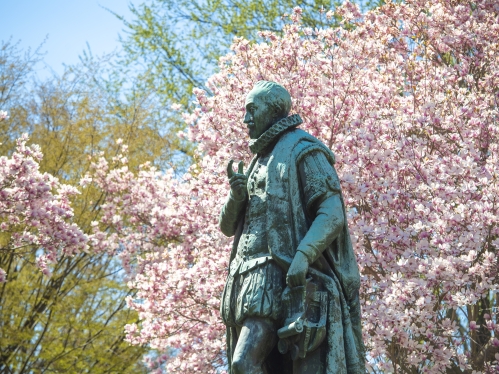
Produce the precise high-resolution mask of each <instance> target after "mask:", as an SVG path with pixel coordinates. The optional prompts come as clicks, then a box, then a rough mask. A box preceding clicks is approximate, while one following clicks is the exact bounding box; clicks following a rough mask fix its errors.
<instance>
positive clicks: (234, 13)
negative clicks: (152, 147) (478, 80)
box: [118, 0, 383, 106]
mask: <svg viewBox="0 0 499 374" xmlns="http://www.w3.org/2000/svg"><path fill="white" fill-rule="evenodd" d="M340 3H341V1H332V0H313V1H291V0H285V1H283V0H280V1H277V0H250V1H240V0H235V1H234V0H230V1H223V0H209V1H200V0H195V1H185V0H180V1H171V0H149V1H146V2H144V3H141V4H140V5H138V6H135V5H133V4H131V5H130V10H131V12H132V14H133V15H134V16H135V18H134V19H132V20H126V19H124V18H123V17H119V16H118V18H120V19H121V20H123V22H124V24H125V26H126V29H125V31H126V32H127V35H126V37H124V38H123V39H122V42H123V47H124V50H125V59H124V61H125V62H126V63H127V64H128V66H134V67H135V68H139V69H141V70H142V71H143V75H142V77H143V78H144V82H147V83H148V84H149V85H150V87H153V88H154V89H155V90H156V91H157V92H158V93H159V94H160V97H161V98H162V100H163V101H164V103H165V104H168V105H172V104H173V103H180V104H182V105H184V106H188V104H189V100H191V99H192V97H191V95H192V90H193V88H195V87H197V88H203V89H205V90H208V91H209V89H208V88H207V87H206V80H207V79H208V77H210V76H211V75H212V74H214V73H215V72H216V71H218V59H219V57H220V56H223V55H225V54H227V53H228V52H229V51H230V45H231V44H232V42H233V39H234V38H235V37H242V38H245V39H247V40H249V41H252V42H254V41H256V40H261V39H259V37H258V32H260V31H272V32H275V33H276V34H281V33H282V31H283V26H284V24H285V22H284V18H283V15H285V14H287V13H289V12H290V11H291V10H292V9H293V7H295V6H300V7H301V8H302V9H303V17H302V22H303V25H304V26H308V27H312V28H315V27H320V26H323V25H324V24H325V23H326V22H325V21H326V17H325V12H327V11H329V10H331V9H334V8H335V7H336V6H338V5H339V4H340ZM381 3H383V1H359V4H360V5H361V7H362V8H363V9H369V8H373V7H375V6H378V5H380V4H381ZM321 11H322V12H321Z"/></svg>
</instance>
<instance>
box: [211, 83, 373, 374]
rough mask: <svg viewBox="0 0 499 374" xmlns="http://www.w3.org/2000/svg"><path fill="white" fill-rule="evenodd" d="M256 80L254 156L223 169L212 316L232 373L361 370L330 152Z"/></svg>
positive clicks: (278, 90) (354, 296)
mask: <svg viewBox="0 0 499 374" xmlns="http://www.w3.org/2000/svg"><path fill="white" fill-rule="evenodd" d="M290 109H291V97H290V95H289V93H288V91H287V90H286V89H285V88H284V87H282V86H281V85H279V84H277V83H274V82H267V81H260V82H258V83H256V84H255V86H254V88H253V90H252V91H251V92H250V93H249V94H248V96H247V98H246V115H245V117H244V123H246V124H247V126H248V131H249V135H250V138H251V140H250V149H251V151H252V153H253V154H255V157H254V158H253V160H252V161H251V163H250V165H249V167H248V169H247V171H246V173H244V172H243V164H242V162H240V163H239V166H238V171H237V173H236V172H234V170H233V167H232V163H233V162H232V161H230V162H229V165H228V167H227V174H228V177H229V183H230V186H231V191H230V194H229V197H228V199H227V202H226V203H225V205H224V207H223V209H222V212H221V214H220V228H221V230H222V232H223V233H224V234H225V235H227V236H232V235H234V244H233V248H232V253H231V257H230V268H229V275H228V278H227V282H226V285H225V289H224V293H223V296H222V304H221V315H222V319H223V321H224V323H225V325H226V326H227V359H228V364H229V372H230V373H231V374H249V373H251V374H257V373H269V374H273V373H282V374H291V373H293V374H297V373H300V374H302V373H308V374H323V373H324V374H326V373H327V374H360V373H364V372H365V363H364V345H363V342H362V332H361V325H360V304H359V286H360V276H359V271H358V266H357V262H356V260H355V255H354V253H353V249H352V244H351V241H350V236H349V233H348V227H347V222H346V212H345V205H344V202H343V197H342V194H341V188H340V183H339V180H338V176H337V174H336V171H335V169H334V162H335V159H334V154H333V153H332V152H331V151H330V150H329V149H328V148H327V147H326V146H325V145H324V144H322V143H321V142H320V141H319V140H317V139H316V138H314V137H313V136H311V135H310V134H308V133H306V132H304V131H302V130H300V129H297V126H299V125H300V124H301V123H302V120H301V118H300V116H299V115H297V114H294V115H291V116H289V112H290Z"/></svg>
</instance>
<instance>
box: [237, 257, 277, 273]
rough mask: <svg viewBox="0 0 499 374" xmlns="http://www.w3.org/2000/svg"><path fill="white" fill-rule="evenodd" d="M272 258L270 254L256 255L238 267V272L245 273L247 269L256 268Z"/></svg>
mask: <svg viewBox="0 0 499 374" xmlns="http://www.w3.org/2000/svg"><path fill="white" fill-rule="evenodd" d="M270 260H272V256H264V257H257V258H253V259H251V260H248V261H245V262H243V263H242V264H241V266H240V267H239V274H244V273H247V272H248V271H250V270H252V269H254V268H256V267H257V266H260V265H263V264H266V263H267V262H269V261H270Z"/></svg>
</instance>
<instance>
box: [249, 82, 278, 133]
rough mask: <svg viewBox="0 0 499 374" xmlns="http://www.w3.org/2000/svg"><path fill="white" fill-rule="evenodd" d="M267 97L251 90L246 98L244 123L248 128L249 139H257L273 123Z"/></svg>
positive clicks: (273, 114) (272, 115) (272, 114)
mask: <svg viewBox="0 0 499 374" xmlns="http://www.w3.org/2000/svg"><path fill="white" fill-rule="evenodd" d="M270 100H271V98H270V97H269V95H268V94H267V95H266V94H265V93H262V92H261V91H259V90H252V91H251V92H250V93H249V94H248V96H247V97H246V115H245V116H244V123H246V125H247V126H248V132H249V136H250V138H251V139H258V138H259V137H260V135H262V134H263V133H264V132H265V131H266V130H267V129H268V128H269V127H270V126H272V125H273V124H274V122H275V113H274V110H273V109H272V105H270V103H271V101H270Z"/></svg>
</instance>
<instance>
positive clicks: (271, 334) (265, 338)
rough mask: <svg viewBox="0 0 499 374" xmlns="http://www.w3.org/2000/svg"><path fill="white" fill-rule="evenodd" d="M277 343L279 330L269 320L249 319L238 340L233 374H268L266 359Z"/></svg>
mask: <svg viewBox="0 0 499 374" xmlns="http://www.w3.org/2000/svg"><path fill="white" fill-rule="evenodd" d="M276 342H277V328H276V326H275V323H274V322H273V321H272V320H270V319H268V318H259V317H248V318H246V319H245V320H244V322H243V327H242V328H241V332H240V333H239V337H238V339H237V345H236V350H235V352H234V357H233V358H232V371H231V374H266V373H265V371H264V369H263V363H264V361H265V358H267V356H268V355H269V353H270V352H271V351H272V348H273V347H274V345H275V344H276Z"/></svg>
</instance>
